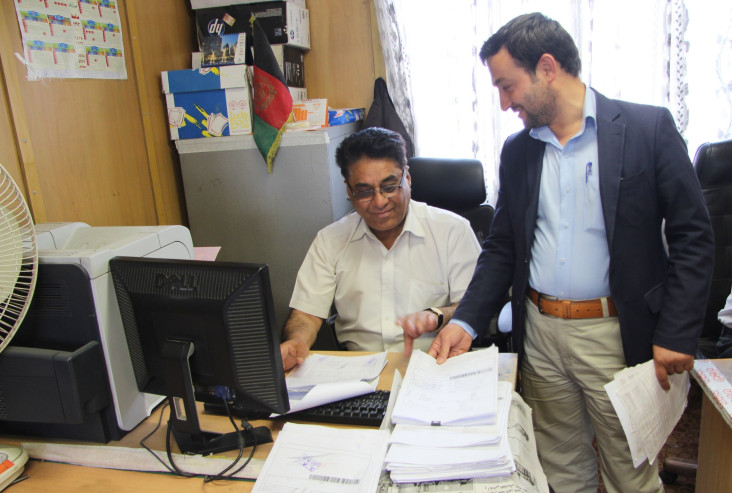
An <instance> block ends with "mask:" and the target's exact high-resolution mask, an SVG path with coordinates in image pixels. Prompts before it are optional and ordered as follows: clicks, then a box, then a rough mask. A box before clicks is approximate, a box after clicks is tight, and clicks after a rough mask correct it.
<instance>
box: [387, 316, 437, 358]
mask: <svg viewBox="0 0 732 493" xmlns="http://www.w3.org/2000/svg"><path fill="white" fill-rule="evenodd" d="M396 324H397V325H398V326H399V327H401V328H402V330H404V355H405V356H410V355H411V354H412V348H413V347H414V340H415V339H416V338H418V337H419V336H421V335H422V334H424V333H425V332H432V331H433V330H436V329H437V315H436V314H434V313H432V312H429V311H427V310H423V311H421V312H416V313H410V314H409V315H404V316H403V317H399V318H398V319H397V321H396Z"/></svg>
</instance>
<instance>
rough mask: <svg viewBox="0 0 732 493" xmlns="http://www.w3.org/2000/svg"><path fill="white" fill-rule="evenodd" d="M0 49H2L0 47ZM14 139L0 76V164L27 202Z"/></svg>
mask: <svg viewBox="0 0 732 493" xmlns="http://www.w3.org/2000/svg"><path fill="white" fill-rule="evenodd" d="M0 29H2V26H0ZM0 51H2V48H0ZM11 63H12V60H11ZM0 73H4V71H3V70H2V57H0ZM15 140H16V139H15V128H14V124H13V115H12V113H11V111H10V102H9V101H8V91H7V88H6V87H5V79H4V78H2V77H0V165H2V166H3V167H4V168H5V169H6V170H7V171H8V173H9V174H10V176H11V177H12V178H13V181H15V183H16V185H18V187H19V188H20V189H21V192H22V193H23V197H24V198H25V201H26V202H28V192H27V187H26V185H25V178H24V177H23V172H22V170H21V168H20V156H19V155H18V149H17V148H16V145H15Z"/></svg>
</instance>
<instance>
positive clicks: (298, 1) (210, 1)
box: [191, 0, 308, 10]
mask: <svg viewBox="0 0 732 493" xmlns="http://www.w3.org/2000/svg"><path fill="white" fill-rule="evenodd" d="M261 1H262V0H191V8H192V9H193V10H196V9H207V8H211V7H228V6H229V5H236V4H242V3H258V2H261ZM287 1H288V2H291V3H294V4H295V5H297V6H298V7H302V8H304V9H306V8H308V7H307V5H305V0H287Z"/></svg>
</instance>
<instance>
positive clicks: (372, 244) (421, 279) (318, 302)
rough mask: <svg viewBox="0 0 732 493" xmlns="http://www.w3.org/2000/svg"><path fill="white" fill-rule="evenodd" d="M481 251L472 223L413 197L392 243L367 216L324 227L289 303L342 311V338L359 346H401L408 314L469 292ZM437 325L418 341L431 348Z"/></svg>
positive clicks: (314, 311)
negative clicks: (403, 322)
mask: <svg viewBox="0 0 732 493" xmlns="http://www.w3.org/2000/svg"><path fill="white" fill-rule="evenodd" d="M479 253H480V247H479V245H478V240H477V239H476V237H475V233H474V232H473V230H472V229H471V227H470V223H469V222H468V221H467V220H466V219H464V218H462V217H460V216H458V215H457V214H453V213H452V212H449V211H445V210H442V209H438V208H435V207H431V206H428V205H427V204H424V203H421V202H416V201H414V200H412V201H410V204H409V210H408V212H407V217H406V221H405V223H404V229H403V230H402V232H401V234H400V235H399V237H398V238H397V239H396V241H395V242H394V245H393V246H392V248H391V249H390V250H387V249H386V247H385V246H384V245H383V243H381V242H380V241H379V240H378V239H377V238H376V237H375V236H374V234H373V233H372V232H371V230H370V229H369V228H368V226H367V225H366V223H365V221H363V219H361V217H360V216H359V215H358V214H356V213H355V212H354V213H351V214H348V215H347V216H345V217H343V218H342V219H340V220H339V221H337V222H335V223H333V224H331V225H329V226H327V227H325V228H323V229H322V230H320V231H319V232H318V234H317V236H316V237H315V240H314V241H313V243H312V245H311V246H310V249H309V250H308V253H307V255H306V257H305V260H304V261H303V264H302V266H301V267H300V271H299V272H298V275H297V281H296V282H295V289H294V291H293V294H292V299H291V300H290V307H291V308H295V309H297V310H300V311H303V312H305V313H308V314H311V315H315V316H317V317H320V318H327V317H328V315H329V313H330V308H331V304H332V303H333V302H335V308H336V311H337V312H338V317H337V320H336V333H337V336H338V342H339V343H341V344H344V345H345V346H346V347H347V348H348V349H349V350H356V351H402V350H403V349H404V334H403V331H402V329H401V327H399V326H397V325H396V323H395V322H396V319H397V318H398V317H400V316H402V315H407V314H409V313H414V312H417V311H421V310H424V309H425V308H428V307H433V306H434V307H442V306H447V305H451V304H453V303H455V302H457V301H459V300H460V298H462V296H463V294H464V293H465V290H466V289H467V287H468V283H469V282H470V279H471V277H472V275H473V270H474V269H475V264H476V261H477V259H478V254H479ZM434 335H435V333H428V334H424V335H423V336H422V337H420V338H419V339H417V340H415V341H414V348H415V349H422V350H423V351H426V350H427V349H428V348H429V346H430V344H431V343H432V339H433V338H434Z"/></svg>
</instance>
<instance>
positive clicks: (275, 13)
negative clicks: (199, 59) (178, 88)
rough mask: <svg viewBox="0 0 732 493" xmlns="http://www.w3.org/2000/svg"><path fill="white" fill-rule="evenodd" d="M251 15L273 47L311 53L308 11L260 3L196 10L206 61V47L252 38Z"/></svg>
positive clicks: (292, 5)
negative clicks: (243, 36) (236, 37)
mask: <svg viewBox="0 0 732 493" xmlns="http://www.w3.org/2000/svg"><path fill="white" fill-rule="evenodd" d="M252 15H255V16H256V17H257V20H258V21H259V23H260V25H261V26H262V29H263V30H264V32H265V34H266V35H267V39H268V40H269V42H270V44H273V45H274V44H287V45H289V46H295V47H298V48H301V49H305V50H309V49H310V14H309V12H308V10H307V9H304V8H302V7H300V6H298V5H297V4H295V3H292V2H285V1H282V0H280V1H274V2H257V3H247V4H238V5H229V6H227V7H214V8H207V9H199V10H196V27H197V31H198V40H199V44H200V47H201V49H202V50H203V51H204V59H205V51H206V46H207V44H211V45H213V46H223V44H224V43H225V42H224V40H223V39H221V38H224V37H228V38H227V39H230V38H231V37H232V36H233V35H236V34H239V33H245V34H251V26H250V24H249V18H250V17H251V16H252ZM229 46H231V42H230V41H229ZM232 63H233V62H232Z"/></svg>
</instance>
